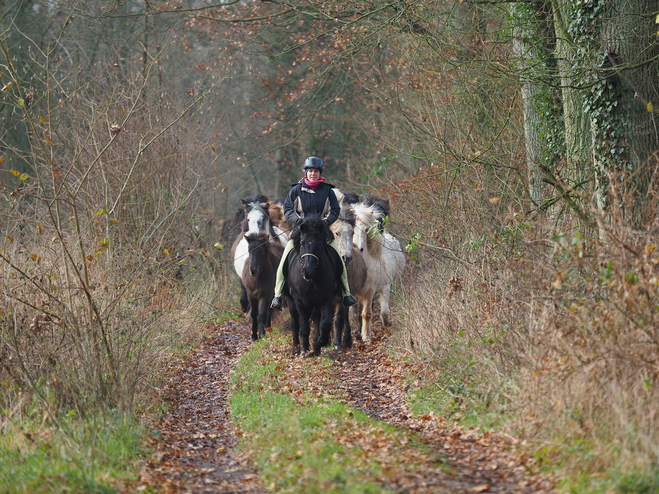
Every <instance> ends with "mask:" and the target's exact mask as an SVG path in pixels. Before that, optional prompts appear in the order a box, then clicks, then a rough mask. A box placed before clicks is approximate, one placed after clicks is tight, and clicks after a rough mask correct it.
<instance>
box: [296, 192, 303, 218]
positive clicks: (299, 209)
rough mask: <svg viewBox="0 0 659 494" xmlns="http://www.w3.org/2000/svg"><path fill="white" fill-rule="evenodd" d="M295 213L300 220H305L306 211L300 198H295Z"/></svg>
mask: <svg viewBox="0 0 659 494" xmlns="http://www.w3.org/2000/svg"><path fill="white" fill-rule="evenodd" d="M294 209H295V212H296V213H297V215H298V216H299V217H300V218H304V210H303V209H302V200H301V199H300V198H299V197H296V198H295V207H294Z"/></svg>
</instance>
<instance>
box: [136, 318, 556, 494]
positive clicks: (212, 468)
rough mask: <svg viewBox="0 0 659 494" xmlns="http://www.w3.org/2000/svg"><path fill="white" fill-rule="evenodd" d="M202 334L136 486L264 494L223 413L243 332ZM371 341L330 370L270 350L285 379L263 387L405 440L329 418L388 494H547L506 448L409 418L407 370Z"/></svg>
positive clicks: (332, 429) (318, 361)
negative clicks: (373, 464) (340, 410)
mask: <svg viewBox="0 0 659 494" xmlns="http://www.w3.org/2000/svg"><path fill="white" fill-rule="evenodd" d="M209 329H210V330H211V332H210V333H209V334H208V335H207V338H206V341H205V342H204V343H203V344H202V345H201V346H200V347H199V348H198V349H197V350H195V351H194V352H193V353H192V354H191V355H190V356H189V358H188V359H187V360H186V361H184V362H182V363H181V365H180V366H179V368H178V371H177V372H176V377H175V378H174V379H173V381H172V382H171V383H170V387H169V389H170V393H169V400H170V403H171V406H172V412H171V413H169V414H167V415H166V416H165V417H164V418H163V421H162V424H161V425H160V428H159V432H160V435H161V436H162V440H158V441H156V449H157V451H158V456H157V460H156V461H153V462H152V463H149V464H148V465H147V466H145V468H144V471H143V474H142V478H141V479H140V481H141V483H142V484H143V485H144V486H157V488H158V489H159V490H158V492H168V493H169V492H171V493H175V492H265V491H266V489H265V488H264V487H263V486H262V485H261V483H260V479H259V477H258V475H257V474H256V472H255V470H254V469H253V467H252V466H251V463H250V461H249V458H248V457H246V456H247V455H248V454H249V452H246V453H238V452H237V451H236V449H235V447H236V444H237V442H238V438H239V436H240V435H241V433H240V432H239V431H236V429H235V426H234V425H233V424H232V423H231V422H230V420H229V411H228V394H229V392H230V390H229V385H228V379H229V374H230V371H231V368H232V367H233V366H235V364H236V362H237V361H238V359H239V358H240V356H241V355H243V354H244V353H245V352H246V351H248V349H249V329H248V326H247V324H245V323H242V322H241V323H236V322H227V323H224V324H222V325H221V326H216V327H213V328H209ZM373 331H374V336H375V338H374V342H373V343H372V344H371V345H369V346H366V345H364V344H363V343H361V342H359V341H356V342H355V345H354V347H353V348H352V349H348V350H328V349H323V355H326V356H329V361H328V360H327V359H323V358H311V359H305V358H300V357H298V356H294V355H292V354H291V352H290V349H289V343H286V344H282V345H280V346H275V347H274V351H273V355H272V359H273V360H275V361H277V362H278V364H279V365H280V366H281V368H282V369H283V370H284V375H285V376H286V378H285V379H280V380H278V381H277V382H276V384H275V385H273V384H269V385H268V386H269V387H270V388H271V389H270V390H271V391H275V392H279V393H286V394H288V395H289V396H290V397H292V398H293V399H294V400H296V401H297V402H298V404H299V406H306V405H307V404H308V403H309V402H316V401H319V400H322V399H324V398H326V397H331V398H334V399H337V400H340V401H343V402H344V403H346V404H347V405H348V406H350V407H352V408H354V409H356V410H359V411H361V412H363V413H365V414H367V415H368V416H370V417H372V418H375V419H378V420H381V421H383V422H385V423H386V424H389V425H390V426H394V427H395V428H400V430H407V431H412V432H413V433H414V435H413V436H409V435H404V434H396V433H395V432H391V430H385V429H386V428H385V427H383V426H379V425H377V424H376V423H375V425H374V423H372V422H371V423H364V424H365V425H364V426H363V427H360V428H346V427H341V426H340V424H338V423H336V422H334V421H332V418H331V417H328V418H327V421H326V422H325V423H324V425H325V426H326V428H327V431H328V433H330V434H334V439H335V441H336V442H338V443H342V444H344V445H346V446H347V447H348V448H351V447H355V448H361V450H363V451H364V452H365V453H366V454H368V455H369V456H371V457H374V458H376V459H377V461H378V462H379V463H380V464H381V466H382V469H381V473H380V474H379V475H378V477H377V478H375V479H374V480H375V481H377V482H378V483H380V484H381V485H383V486H386V487H387V488H388V489H392V490H394V491H397V492H410V493H412V492H414V493H416V492H418V493H425V492H451V493H459V492H464V493H469V492H487V493H518V492H519V493H526V492H529V493H530V492H533V493H543V492H545V493H549V492H553V490H552V489H553V486H552V483H551V482H550V481H549V480H547V479H545V478H541V477H537V476H534V475H530V474H529V473H528V469H527V462H528V459H527V457H526V456H525V455H524V454H523V453H520V452H518V451H516V450H515V448H514V447H513V445H512V443H511V441H510V440H509V439H507V438H505V437H502V436H500V435H497V434H490V433H477V432H476V431H473V430H464V429H462V428H458V427H455V426H453V425H450V424H447V423H445V422H444V420H443V419H442V418H441V417H436V416H433V415H426V416H413V415H412V413H411V412H410V410H409V408H408V404H407V394H406V391H405V389H406V381H405V376H406V374H407V373H408V372H410V371H413V369H412V368H411V364H408V363H403V362H396V361H394V360H393V359H391V358H390V357H389V356H388V354H387V350H386V347H385V342H386V339H387V333H386V331H384V330H383V329H382V327H381V326H380V325H374V327H373ZM273 387H274V389H272V388H273ZM408 437H412V439H411V440H410V439H408ZM410 442H414V443H416V444H414V445H412V444H410ZM412 446H414V447H412ZM272 460H273V461H282V462H285V461H287V460H286V459H285V458H273V459H272ZM282 468H285V463H283V464H282ZM355 468H359V465H355ZM270 488H272V486H270Z"/></svg>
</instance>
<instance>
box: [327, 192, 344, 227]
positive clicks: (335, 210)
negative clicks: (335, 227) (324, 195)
mask: <svg viewBox="0 0 659 494" xmlns="http://www.w3.org/2000/svg"><path fill="white" fill-rule="evenodd" d="M329 200H330V213H329V214H328V215H327V223H328V224H329V225H331V224H332V223H334V222H335V221H336V220H337V219H338V217H339V214H341V205H340V204H339V201H338V200H337V199H336V194H335V193H334V189H330V192H329Z"/></svg>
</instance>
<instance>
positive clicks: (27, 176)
mask: <svg viewBox="0 0 659 494" xmlns="http://www.w3.org/2000/svg"><path fill="white" fill-rule="evenodd" d="M28 178H30V176H29V175H28V174H27V173H23V174H22V175H21V176H20V177H18V181H19V182H21V183H23V182H25V181H26V180H27V179H28Z"/></svg>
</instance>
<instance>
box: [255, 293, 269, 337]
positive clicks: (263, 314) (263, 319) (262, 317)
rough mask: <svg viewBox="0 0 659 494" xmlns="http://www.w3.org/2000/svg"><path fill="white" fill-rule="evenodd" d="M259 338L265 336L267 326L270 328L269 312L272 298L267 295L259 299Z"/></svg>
mask: <svg viewBox="0 0 659 494" xmlns="http://www.w3.org/2000/svg"><path fill="white" fill-rule="evenodd" d="M258 303H259V338H263V337H264V336H265V328H269V327H270V326H269V323H268V319H269V317H268V313H269V312H270V300H268V299H267V297H261V299H260V300H259V302H258Z"/></svg>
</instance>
